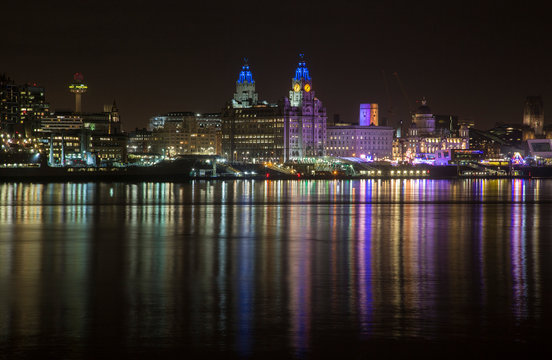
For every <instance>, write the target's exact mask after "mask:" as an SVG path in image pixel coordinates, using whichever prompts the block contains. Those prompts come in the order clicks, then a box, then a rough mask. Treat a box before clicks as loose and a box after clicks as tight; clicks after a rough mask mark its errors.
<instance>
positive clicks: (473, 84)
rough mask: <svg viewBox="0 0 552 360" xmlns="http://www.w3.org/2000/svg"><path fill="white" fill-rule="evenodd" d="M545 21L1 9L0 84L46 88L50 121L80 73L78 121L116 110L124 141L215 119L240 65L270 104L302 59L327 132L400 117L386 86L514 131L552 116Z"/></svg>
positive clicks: (212, 6)
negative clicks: (344, 124)
mask: <svg viewBox="0 0 552 360" xmlns="http://www.w3.org/2000/svg"><path fill="white" fill-rule="evenodd" d="M551 10H552V9H551V6H550V5H547V7H537V6H536V5H535V3H534V2H531V1H524V2H517V4H516V5H511V4H509V3H505V2H504V1H480V2H478V1H474V2H471V1H451V2H448V1H442V2H427V1H392V0H391V1H390V0H387V1H367V0H365V1H359V2H356V1H346V0H341V1H333V2H332V5H324V4H323V3H322V2H321V1H309V0H299V1H293V2H285V1H260V0H259V1H251V2H248V1H237V2H233V1H226V2H224V3H223V5H221V4H220V3H218V2H216V1H193V2H188V1H179V2H166V1H148V2H145V3H142V2H138V1H133V2H116V1H100V0H97V1H79V0H74V1H69V2H65V1H36V2H35V1H11V2H10V3H9V4H5V3H3V4H2V14H1V19H2V20H1V21H2V40H1V42H0V44H1V47H0V49H1V50H0V72H5V73H6V74H8V75H9V76H10V77H12V78H13V79H15V80H16V81H17V82H19V83H24V82H28V81H36V82H38V83H39V84H40V85H42V86H44V87H46V95H47V100H48V101H49V102H50V103H51V104H52V105H53V107H54V108H56V109H69V108H72V107H73V98H72V97H71V95H70V94H69V93H68V92H67V88H66V87H67V84H68V82H69V81H70V80H71V79H72V74H73V73H74V72H77V71H79V72H82V73H83V74H84V76H85V79H86V81H87V83H88V85H89V92H88V93H87V94H86V95H85V97H84V100H83V103H84V110H85V111H100V110H101V109H102V106H103V104H104V103H105V104H107V103H111V102H112V101H113V99H116V100H117V103H118V105H119V108H120V110H121V115H122V121H123V125H124V127H125V128H126V129H127V130H128V129H132V128H134V127H136V126H139V127H144V126H146V125H147V121H148V119H149V118H150V117H151V116H152V115H154V114H158V113H166V112H169V111H197V112H215V111H219V110H220V108H222V107H223V105H224V103H225V102H226V101H227V100H228V99H230V98H231V97H232V94H233V92H234V89H235V81H236V79H237V76H238V72H239V70H240V66H241V61H242V58H243V57H248V58H249V61H250V65H251V70H252V71H253V75H254V78H255V80H256V84H257V91H258V92H259V94H260V98H262V99H266V100H269V101H271V102H276V101H277V100H278V99H279V98H282V97H284V96H286V95H287V93H288V91H289V89H290V86H291V80H290V79H291V77H292V76H293V73H294V69H295V66H296V64H297V57H298V54H299V53H300V52H304V53H305V55H306V57H307V62H308V63H307V65H308V66H309V69H310V71H311V76H312V78H313V89H314V90H315V91H316V95H317V97H318V98H320V99H321V100H322V101H323V102H324V104H325V105H326V108H327V111H328V115H329V118H331V116H332V115H333V114H334V113H339V114H340V115H341V118H342V120H345V121H354V120H356V119H357V117H358V106H359V104H360V103H362V102H377V103H379V104H380V108H381V110H380V111H381V114H382V115H383V116H385V113H386V111H387V109H389V107H390V106H392V107H393V108H394V112H395V120H398V119H399V118H405V117H407V116H408V109H407V105H406V100H405V98H404V96H403V95H402V93H401V91H400V89H399V86H398V84H397V81H396V80H395V79H394V78H393V77H392V75H391V74H392V73H393V72H398V73H399V75H400V78H401V80H402V82H403V83H404V87H405V89H406V92H407V93H408V96H409V97H410V99H411V100H412V101H414V100H416V99H419V98H421V97H422V96H425V97H427V98H428V100H429V105H430V107H431V108H432V110H433V112H434V113H438V114H457V115H459V116H461V117H464V118H471V119H473V120H474V121H475V122H476V124H477V127H479V128H483V129H485V128H489V127H491V126H493V125H494V124H495V123H496V122H498V121H504V122H521V115H522V108H523V102H524V99H525V97H526V96H527V95H542V96H543V98H544V104H545V112H546V108H547V106H549V104H551V103H552V90H551V86H550V84H551V80H552V76H551V73H552V70H551V68H552V41H551V40H552V35H551V34H552V27H551V26H550V25H549V24H548V23H547V22H549V14H550V11H551ZM382 70H384V71H385V72H386V74H387V77H388V82H389V88H390V98H391V101H389V100H388V96H387V94H386V91H385V85H384V80H383V77H382ZM551 111H552V110H551ZM549 122H550V121H549V120H548V119H547V120H546V123H549Z"/></svg>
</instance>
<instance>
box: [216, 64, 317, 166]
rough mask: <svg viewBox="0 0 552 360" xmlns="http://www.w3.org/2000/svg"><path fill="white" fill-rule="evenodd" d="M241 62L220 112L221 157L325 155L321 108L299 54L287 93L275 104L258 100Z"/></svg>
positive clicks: (260, 159) (250, 159)
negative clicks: (239, 69) (232, 92)
mask: <svg viewBox="0 0 552 360" xmlns="http://www.w3.org/2000/svg"><path fill="white" fill-rule="evenodd" d="M255 85H256V84H255V81H254V78H253V74H252V72H251V70H250V68H249V65H248V64H247V63H245V64H244V65H243V66H242V70H241V72H240V74H239V76H238V80H237V81H236V92H235V94H234V97H233V99H232V100H230V101H229V102H228V103H227V104H226V107H225V109H224V110H223V114H222V155H223V156H224V157H226V158H227V159H229V160H231V161H237V162H251V163H260V162H279V163H283V162H286V161H289V160H298V159H304V158H307V157H317V156H323V155H325V152H326V149H325V144H326V121H327V117H326V108H325V107H324V106H323V104H322V102H321V101H320V100H319V99H318V98H316V96H315V92H314V90H313V85H312V78H311V76H310V74H309V70H308V68H307V66H306V62H305V60H304V58H303V55H301V57H300V60H299V64H298V66H297V68H296V70H295V75H294V76H293V78H292V79H291V90H290V91H289V96H288V97H286V98H284V99H283V100H282V101H280V102H279V103H278V104H269V103H268V102H267V101H259V100H258V99H259V97H258V94H257V93H256V89H255Z"/></svg>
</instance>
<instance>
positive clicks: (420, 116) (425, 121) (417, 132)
mask: <svg viewBox="0 0 552 360" xmlns="http://www.w3.org/2000/svg"><path fill="white" fill-rule="evenodd" d="M433 133H435V116H433V114H432V113H431V110H430V109H429V106H427V100H426V99H425V98H424V99H423V100H422V105H421V106H420V107H418V109H417V111H416V112H415V113H414V114H413V115H412V124H411V126H410V131H409V135H410V136H424V135H430V134H433Z"/></svg>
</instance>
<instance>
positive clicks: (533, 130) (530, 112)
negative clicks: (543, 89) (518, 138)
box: [523, 96, 544, 141]
mask: <svg viewBox="0 0 552 360" xmlns="http://www.w3.org/2000/svg"><path fill="white" fill-rule="evenodd" d="M543 126H544V106H543V102H542V97H540V96H528V97H527V99H526V100H525V106H524V108H523V127H524V129H523V140H524V141H526V140H528V139H535V138H540V137H542V135H543Z"/></svg>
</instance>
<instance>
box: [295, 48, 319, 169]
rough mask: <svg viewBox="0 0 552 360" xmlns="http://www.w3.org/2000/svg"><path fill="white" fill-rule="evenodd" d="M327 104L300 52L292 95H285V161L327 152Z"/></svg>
mask: <svg viewBox="0 0 552 360" xmlns="http://www.w3.org/2000/svg"><path fill="white" fill-rule="evenodd" d="M326 120H327V116H326V108H325V107H324V106H323V104H322V101H320V100H319V99H318V98H317V97H316V96H315V93H314V90H313V86H312V79H311V77H310V74H309V69H308V68H307V65H306V62H305V59H304V55H303V54H301V55H299V64H298V65H297V68H296V69H295V76H294V77H293V78H292V79H291V90H290V92H289V98H285V99H284V137H285V138H284V158H285V161H288V160H291V159H300V158H305V157H317V156H324V155H325V147H326Z"/></svg>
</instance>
